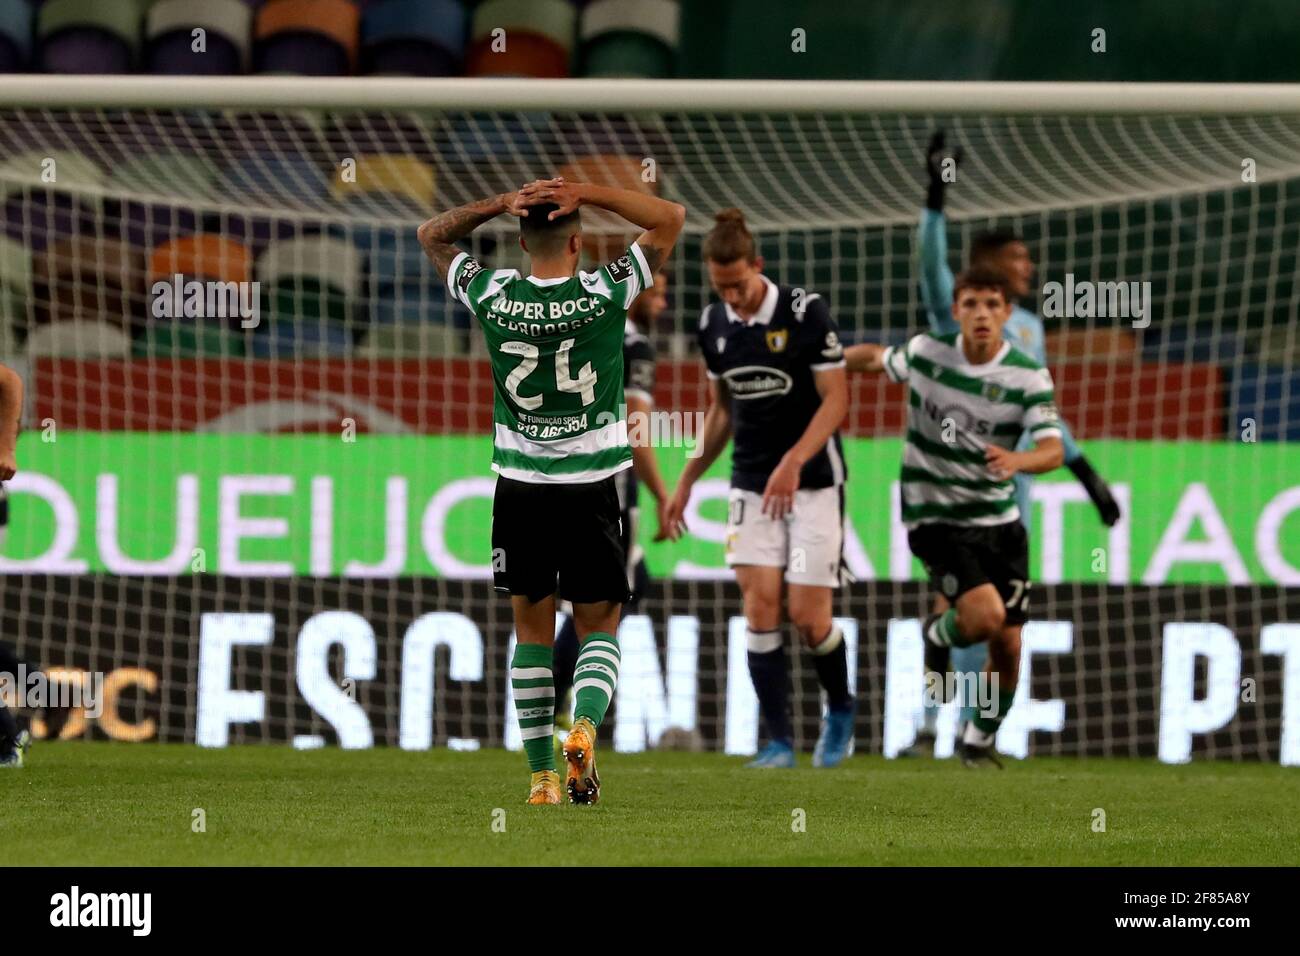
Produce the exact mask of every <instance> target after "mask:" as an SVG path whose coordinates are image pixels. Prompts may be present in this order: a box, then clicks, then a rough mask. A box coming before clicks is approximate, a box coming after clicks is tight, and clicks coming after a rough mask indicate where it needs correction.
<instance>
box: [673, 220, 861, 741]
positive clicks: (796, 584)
mask: <svg viewBox="0 0 1300 956" xmlns="http://www.w3.org/2000/svg"><path fill="white" fill-rule="evenodd" d="M704 258H705V261H706V263H707V265H708V269H709V280H710V282H711V283H712V284H713V288H714V290H715V291H716V292H717V293H718V296H719V297H720V298H721V299H722V301H721V302H715V303H713V304H712V305H710V306H708V307H707V308H706V309H705V310H704V314H703V315H702V316H701V317H700V332H699V344H700V350H701V351H702V352H703V353H704V362H705V365H706V367H707V371H708V377H709V381H710V384H711V388H712V392H711V396H710V403H709V409H708V412H707V413H706V415H705V418H704V427H703V435H702V436H701V439H700V443H701V446H702V447H701V449H700V451H701V454H700V455H699V457H696V458H691V459H689V460H688V461H687V463H686V468H685V469H684V471H683V472H682V476H681V480H680V483H679V484H678V486H677V490H676V491H675V493H674V494H673V499H672V503H671V504H670V505H669V508H668V514H669V521H670V523H673V522H676V521H679V520H680V519H681V516H682V515H683V513H684V512H685V510H686V505H687V502H688V501H689V500H690V494H691V487H692V486H693V485H694V484H695V481H696V480H697V479H698V478H699V477H700V476H701V475H702V474H704V472H705V471H707V470H708V468H709V466H710V465H711V464H712V463H713V462H714V461H715V460H716V459H717V457H718V455H719V454H721V452H722V450H723V449H724V448H726V446H727V442H728V441H729V440H731V439H732V438H733V437H734V438H735V447H734V449H733V450H732V458H731V495H730V506H729V509H728V517H727V564H728V565H730V566H731V567H733V568H735V569H736V581H737V583H738V584H739V585H740V590H741V593H742V595H743V597H744V607H745V622H746V624H747V626H748V630H747V634H746V640H747V644H748V648H749V654H748V660H749V674H750V678H751V680H753V682H754V691H755V693H756V694H757V695H758V703H759V709H760V711H761V712H762V715H763V722H764V724H765V725H766V729H767V735H768V743H767V745H766V746H765V747H764V748H763V749H762V750H761V751H760V752H759V754H758V755H757V757H756V758H755V759H754V760H753V761H752V762H751V763H750V764H749V766H750V767H793V766H794V762H795V758H794V734H793V731H792V728H791V722H790V714H789V707H788V703H787V694H786V685H787V683H788V681H789V674H788V666H787V664H786V658H785V649H784V642H783V641H782V638H781V617H782V614H781V611H782V607H781V605H782V601H781V596H782V595H781V591H782V579H783V578H784V583H785V585H786V606H787V609H788V612H789V616H790V620H791V621H792V622H793V623H794V626H795V629H796V630H797V631H798V633H799V637H800V639H801V641H802V642H803V644H804V646H806V647H807V648H808V649H809V650H810V651H811V652H812V659H813V665H814V667H815V668H816V671H817V677H818V680H819V681H820V682H821V685H822V688H823V689H824V690H825V692H826V697H827V703H828V708H827V712H826V715H825V718H824V720H823V723H822V728H821V735H820V737H819V738H818V740H817V746H816V749H815V750H814V753H813V764H814V766H818V767H834V766H836V765H837V764H838V763H839V762H840V761H841V760H843V759H844V757H845V756H847V754H848V753H849V748H850V747H851V746H852V743H853V717H854V710H855V708H854V701H853V696H852V694H851V693H850V691H849V678H848V656H847V653H846V651H845V646H844V635H843V634H842V633H841V632H840V629H839V628H838V627H837V626H836V625H835V622H834V619H833V618H832V616H831V595H832V592H833V590H834V589H835V588H837V587H838V586H839V583H840V569H841V565H842V556H841V550H842V546H843V540H844V479H845V468H844V456H843V454H842V452H841V448H840V437H839V432H838V429H839V426H840V423H841V422H842V421H843V420H844V416H845V413H846V412H847V411H848V404H849V400H848V385H847V382H846V379H845V374H844V353H843V348H842V347H841V345H840V341H839V336H838V334H837V332H836V329H835V323H834V322H832V321H831V317H830V312H829V310H828V309H827V308H826V303H825V302H824V301H823V300H822V299H821V297H820V296H818V295H815V294H811V293H809V294H805V292H804V290H802V289H791V288H787V287H785V286H778V285H777V284H776V283H774V282H772V281H771V280H769V279H768V278H767V277H766V276H764V275H763V259H762V257H761V256H759V255H758V253H757V248H756V246H755V243H754V237H753V236H752V235H751V234H750V232H749V229H748V228H746V226H745V219H744V216H743V215H742V214H741V212H740V210H738V209H726V210H723V211H722V212H720V213H718V215H717V224H716V225H715V226H714V228H713V231H712V232H711V233H710V234H709V236H708V239H707V240H706V241H705V244H704Z"/></svg>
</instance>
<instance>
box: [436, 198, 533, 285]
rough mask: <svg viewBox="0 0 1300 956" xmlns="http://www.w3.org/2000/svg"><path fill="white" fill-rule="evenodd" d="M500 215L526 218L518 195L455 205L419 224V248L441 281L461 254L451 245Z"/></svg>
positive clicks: (445, 277)
mask: <svg viewBox="0 0 1300 956" xmlns="http://www.w3.org/2000/svg"><path fill="white" fill-rule="evenodd" d="M503 212H508V213H510V215H512V216H518V215H520V214H521V213H522V214H523V215H527V213H526V212H523V210H522V209H521V207H520V205H519V194H518V193H501V194H500V195H499V196H491V197H489V198H487V199H480V200H479V201H478V202H472V203H467V204H466V205H464V206H457V207H456V208H455V209H448V210H447V211H446V212H444V213H442V214H441V215H438V216H434V217H433V218H432V219H430V220H428V221H427V222H425V223H422V224H421V225H420V228H419V231H418V233H417V235H418V236H419V237H420V247H421V248H422V249H423V250H424V254H425V255H426V256H428V257H429V261H430V262H432V263H433V267H434V268H435V269H437V270H438V277H439V278H440V279H442V280H443V281H444V282H445V281H446V280H447V270H448V269H450V268H451V263H452V260H454V259H455V258H456V257H457V256H458V255H460V253H461V250H460V249H457V248H456V246H455V245H453V243H455V242H457V241H458V240H460V239H464V238H465V237H466V236H468V235H469V234H470V233H471V232H473V231H474V230H475V229H477V228H478V227H479V226H481V225H482V224H483V223H485V222H487V221H488V220H489V219H493V218H495V217H496V216H499V215H501V213H503Z"/></svg>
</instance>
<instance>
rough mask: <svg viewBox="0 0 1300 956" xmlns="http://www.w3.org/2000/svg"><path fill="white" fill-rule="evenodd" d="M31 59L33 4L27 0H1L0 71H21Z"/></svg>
mask: <svg viewBox="0 0 1300 956" xmlns="http://www.w3.org/2000/svg"><path fill="white" fill-rule="evenodd" d="M31 60H32V8H31V5H30V4H29V3H28V2H27V0H0V73H21V72H23V71H24V70H26V69H27V67H28V65H29V64H30V63H31Z"/></svg>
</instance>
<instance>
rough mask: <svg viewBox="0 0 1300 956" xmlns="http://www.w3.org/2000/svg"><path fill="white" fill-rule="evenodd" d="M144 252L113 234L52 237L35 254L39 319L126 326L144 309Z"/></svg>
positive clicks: (136, 320)
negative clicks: (41, 249) (140, 252)
mask: <svg viewBox="0 0 1300 956" xmlns="http://www.w3.org/2000/svg"><path fill="white" fill-rule="evenodd" d="M144 279H145V271H144V261H143V256H141V255H140V254H139V252H137V251H136V250H135V249H134V248H132V247H131V246H129V245H128V244H126V243H124V242H121V241H119V240H117V239H112V238H101V237H99V236H94V235H76V236H71V237H66V238H60V239H57V240H55V241H54V242H52V243H50V244H49V245H48V246H47V247H46V248H45V249H44V250H43V251H41V252H39V253H37V254H36V255H35V256H33V259H32V298H33V302H34V312H35V314H34V316H33V318H34V320H35V322H36V324H37V325H40V324H43V323H47V322H63V321H67V320H76V321H92V320H93V321H102V322H110V323H116V324H118V325H119V326H121V327H123V328H126V327H129V326H131V325H134V324H138V323H140V322H141V321H142V320H143V318H144V315H145V310H146V305H145V302H146V295H145V292H146V291H147V290H146V289H145V287H144V285H145V283H144Z"/></svg>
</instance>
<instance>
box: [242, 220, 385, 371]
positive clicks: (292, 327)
mask: <svg viewBox="0 0 1300 956" xmlns="http://www.w3.org/2000/svg"><path fill="white" fill-rule="evenodd" d="M361 263H362V260H361V253H360V251H359V250H357V248H356V247H355V246H353V245H352V244H351V243H349V242H345V241H344V240H342V239H339V238H336V237H334V236H328V235H323V234H319V235H309V236H299V237H296V238H292V239H283V240H279V241H276V242H272V243H270V244H269V245H267V247H266V249H265V250H263V252H262V254H261V255H260V256H259V257H258V260H257V268H256V275H257V279H258V281H259V282H260V283H261V287H262V309H263V324H264V325H265V329H264V330H263V329H259V334H258V335H257V336H256V337H255V338H254V340H253V351H254V354H257V355H262V356H268V355H274V356H280V357H284V356H287V355H292V354H296V353H295V343H298V344H300V345H301V348H300V349H298V350H297V354H312V355H314V354H331V355H334V354H342V353H344V352H346V351H348V350H349V349H350V348H351V344H352V334H351V326H352V321H351V319H352V309H353V305H354V303H355V300H356V298H357V296H358V294H359V293H360V290H361Z"/></svg>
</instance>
